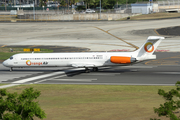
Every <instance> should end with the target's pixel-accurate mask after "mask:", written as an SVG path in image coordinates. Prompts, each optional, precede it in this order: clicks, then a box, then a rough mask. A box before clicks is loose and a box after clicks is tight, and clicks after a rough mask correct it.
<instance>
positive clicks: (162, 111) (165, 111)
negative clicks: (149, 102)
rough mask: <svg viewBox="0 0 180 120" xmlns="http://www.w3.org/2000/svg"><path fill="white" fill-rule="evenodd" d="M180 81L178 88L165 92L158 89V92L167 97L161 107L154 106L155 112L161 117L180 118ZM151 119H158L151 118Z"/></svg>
mask: <svg viewBox="0 0 180 120" xmlns="http://www.w3.org/2000/svg"><path fill="white" fill-rule="evenodd" d="M179 91H180V82H179V81H178V82H177V83H176V89H171V90H170V91H168V92H165V91H164V90H162V89H159V90H158V94H159V95H160V96H162V97H163V98H164V99H165V101H166V102H165V103H164V104H160V107H159V108H154V112H155V113H157V114H158V116H159V117H161V116H166V117H168V118H170V120H180V115H179V108H180V93H179ZM151 120H157V119H156V118H155V119H151Z"/></svg>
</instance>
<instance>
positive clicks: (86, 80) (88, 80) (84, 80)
mask: <svg viewBox="0 0 180 120" xmlns="http://www.w3.org/2000/svg"><path fill="white" fill-rule="evenodd" d="M53 80H55V81H77V82H78V81H81V82H82V81H83V82H91V81H93V80H97V79H53ZM53 80H51V81H53Z"/></svg>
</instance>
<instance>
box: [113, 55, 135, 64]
mask: <svg viewBox="0 0 180 120" xmlns="http://www.w3.org/2000/svg"><path fill="white" fill-rule="evenodd" d="M110 60H111V62H112V63H117V64H127V63H132V62H136V58H132V57H122V56H111V59H110Z"/></svg>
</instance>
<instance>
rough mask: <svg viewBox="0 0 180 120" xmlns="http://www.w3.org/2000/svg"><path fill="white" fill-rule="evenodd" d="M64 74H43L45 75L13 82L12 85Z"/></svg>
mask: <svg viewBox="0 0 180 120" xmlns="http://www.w3.org/2000/svg"><path fill="white" fill-rule="evenodd" d="M64 73H65V72H64V71H63V72H62V71H60V72H54V73H50V74H45V75H40V76H36V77H31V78H26V79H23V80H19V81H15V82H12V83H16V84H17V83H25V82H29V81H33V80H37V79H42V78H46V77H50V76H54V75H58V74H64Z"/></svg>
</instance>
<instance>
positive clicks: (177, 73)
mask: <svg viewBox="0 0 180 120" xmlns="http://www.w3.org/2000/svg"><path fill="white" fill-rule="evenodd" d="M155 73H160V74H172V75H180V72H155Z"/></svg>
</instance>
